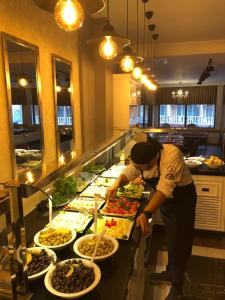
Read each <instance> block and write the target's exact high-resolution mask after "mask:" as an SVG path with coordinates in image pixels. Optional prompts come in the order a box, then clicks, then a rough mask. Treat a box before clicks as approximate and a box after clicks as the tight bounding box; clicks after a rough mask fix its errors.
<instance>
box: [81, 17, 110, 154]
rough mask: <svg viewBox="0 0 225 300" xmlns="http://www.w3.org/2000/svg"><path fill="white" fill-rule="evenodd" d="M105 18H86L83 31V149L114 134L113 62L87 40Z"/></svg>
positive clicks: (88, 148) (97, 30)
mask: <svg viewBox="0 0 225 300" xmlns="http://www.w3.org/2000/svg"><path fill="white" fill-rule="evenodd" d="M103 24H105V19H104V18H102V19H91V18H86V21H85V24H84V26H83V27H82V28H81V29H80V31H79V57H80V87H81V113H82V136H83V150H84V151H85V150H90V149H91V148H93V147H94V146H95V145H97V144H99V143H102V142H104V141H106V140H107V139H109V138H110V137H112V135H113V132H112V101H113V100H112V93H113V92H112V85H113V84H112V78H113V75H112V73H113V64H112V63H111V62H106V61H104V60H102V59H101V58H100V57H99V54H98V49H97V47H96V46H94V45H87V40H88V39H89V38H90V37H91V36H95V34H96V33H97V32H99V29H100V28H101V27H102V25H103Z"/></svg>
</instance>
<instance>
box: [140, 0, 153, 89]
mask: <svg viewBox="0 0 225 300" xmlns="http://www.w3.org/2000/svg"><path fill="white" fill-rule="evenodd" d="M142 2H143V3H144V25H143V57H145V17H146V3H147V2H148V0H142ZM152 15H153V13H152ZM140 81H141V83H142V84H143V85H145V86H146V87H147V84H148V82H149V70H148V69H147V68H146V66H143V67H142V75H141V77H140Z"/></svg>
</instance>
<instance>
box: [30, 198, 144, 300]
mask: <svg viewBox="0 0 225 300" xmlns="http://www.w3.org/2000/svg"><path fill="white" fill-rule="evenodd" d="M147 195H149V193H147ZM146 199H147V198H146ZM146 199H145V201H144V199H142V200H141V202H140V203H141V205H140V207H139V211H140V210H141V209H142V208H143V205H144V204H145V203H146ZM56 213H57V210H56V211H55V214H56ZM47 222H48V214H47V212H45V213H40V212H38V211H37V210H34V211H32V212H31V213H30V214H29V215H27V217H26V218H25V227H26V240H27V241H28V243H31V244H32V241H33V234H34V232H37V231H38V230H39V229H40V227H44V226H45V225H46V223H47ZM31 224H32V226H31ZM89 227H90V226H89ZM87 231H88V229H87ZM79 236H81V235H78V237H79ZM118 241H119V249H118V251H117V252H116V253H115V254H114V255H113V256H112V257H110V258H109V259H107V260H105V261H102V262H97V264H98V266H99V268H100V270H101V281H100V283H99V284H98V286H97V287H96V288H95V289H94V290H93V291H91V292H90V293H88V294H87V295H85V296H83V297H82V299H85V300H86V299H87V300H89V299H90V300H93V299H94V300H100V299H101V300H103V299H108V300H111V299H112V300H115V299H117V300H123V299H126V297H127V295H128V292H129V291H128V282H129V280H130V278H131V275H132V272H133V269H134V263H135V256H136V252H137V249H138V248H139V245H140V241H141V230H140V229H139V228H137V227H136V226H135V223H134V224H133V227H132V231H131V234H130V238H129V240H118ZM56 255H57V259H58V260H59V261H62V260H65V259H69V258H78V257H77V256H76V254H75V253H74V251H73V243H72V244H71V245H69V246H68V247H67V248H65V249H62V250H60V251H57V252H56ZM138 267H139V268H141V269H143V268H144V262H143V265H142V266H140V265H139V266H138ZM28 290H29V291H30V292H32V293H33V296H32V298H31V299H32V300H39V299H43V300H47V299H48V300H51V299H52V300H53V299H59V298H58V297H56V296H54V295H52V294H50V293H49V292H48V290H47V289H46V288H45V285H44V278H43V277H42V278H40V279H38V280H35V281H30V282H29V285H28Z"/></svg>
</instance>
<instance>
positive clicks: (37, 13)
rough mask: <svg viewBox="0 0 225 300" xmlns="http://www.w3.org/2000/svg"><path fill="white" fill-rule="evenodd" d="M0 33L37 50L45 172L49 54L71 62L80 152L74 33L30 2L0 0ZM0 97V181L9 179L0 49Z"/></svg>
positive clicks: (51, 147) (51, 140)
mask: <svg viewBox="0 0 225 300" xmlns="http://www.w3.org/2000/svg"><path fill="white" fill-rule="evenodd" d="M0 20H1V21H0V31H1V32H6V33H8V34H10V35H13V36H15V37H18V38H20V39H22V40H24V41H27V42H29V43H31V44H34V45H36V46H38V47H39V51H40V76H41V101H42V110H43V124H44V127H43V129H44V143H45V158H44V159H45V164H46V172H47V173H48V172H50V171H51V170H53V169H54V168H55V167H56V163H57V154H56V139H55V137H56V134H55V109H54V95H53V74H52V70H53V68H52V59H51V54H53V53H54V54H56V55H59V56H61V57H64V58H65V59H67V60H70V61H72V64H73V78H72V81H73V85H74V94H73V95H74V99H73V101H74V115H75V125H74V126H75V135H76V138H75V144H76V145H75V147H76V152H77V154H78V155H79V153H81V146H82V145H81V126H80V96H79V71H78V67H79V66H78V46H77V45H78V41H77V40H78V39H77V33H67V32H64V31H62V30H61V29H59V27H58V26H57V24H56V23H55V20H54V18H53V15H52V14H49V13H48V12H45V11H43V10H41V9H39V8H38V7H37V6H35V4H34V3H33V2H32V1H30V0H16V1H8V0H1V1H0ZM0 51H1V52H0V70H1V72H0V79H1V80H0V91H1V94H0V97H1V122H0V135H1V156H0V165H1V172H0V181H1V182H2V181H7V180H10V179H11V178H12V166H11V157H10V151H9V150H10V146H11V145H10V140H9V136H10V134H9V133H10V125H9V121H8V106H7V96H6V84H5V79H4V76H5V74H4V67H3V53H2V47H1V50H0Z"/></svg>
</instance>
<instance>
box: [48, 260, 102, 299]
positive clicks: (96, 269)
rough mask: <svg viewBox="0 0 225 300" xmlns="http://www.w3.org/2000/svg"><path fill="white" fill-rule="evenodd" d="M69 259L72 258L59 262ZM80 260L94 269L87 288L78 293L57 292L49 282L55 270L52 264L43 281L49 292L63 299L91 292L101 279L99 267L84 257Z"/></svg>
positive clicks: (63, 262)
mask: <svg viewBox="0 0 225 300" xmlns="http://www.w3.org/2000/svg"><path fill="white" fill-rule="evenodd" d="M71 260H73V259H67V260H64V261H62V262H60V264H65V263H66V262H67V261H71ZM81 260H82V262H83V263H84V264H85V265H86V266H89V267H93V269H94V273H95V280H94V282H93V283H92V284H91V285H90V286H89V287H88V288H86V289H85V290H83V291H81V292H78V293H68V294H66V293H61V292H58V291H57V290H55V289H54V288H53V287H52V284H51V280H52V276H53V272H54V270H55V266H54V267H52V268H51V269H50V270H49V271H48V273H47V274H46V275H45V281H44V282H45V287H46V289H47V290H48V291H49V292H50V293H52V294H53V295H55V296H58V297H61V298H64V299H74V298H79V297H82V296H84V295H86V294H87V293H89V292H91V291H92V290H93V289H94V288H95V287H96V286H97V285H98V283H99V281H100V279H101V271H100V269H99V267H98V266H97V265H96V264H95V263H93V262H91V261H90V260H86V259H81Z"/></svg>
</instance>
